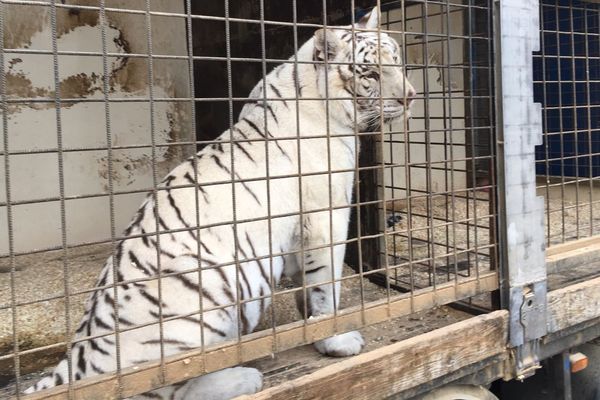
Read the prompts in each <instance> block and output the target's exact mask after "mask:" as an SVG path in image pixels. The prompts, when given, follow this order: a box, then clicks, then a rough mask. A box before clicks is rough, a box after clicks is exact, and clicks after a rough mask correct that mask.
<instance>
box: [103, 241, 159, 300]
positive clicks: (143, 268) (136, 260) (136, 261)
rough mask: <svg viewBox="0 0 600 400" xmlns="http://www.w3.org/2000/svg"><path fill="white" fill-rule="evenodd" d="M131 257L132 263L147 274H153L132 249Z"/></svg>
mask: <svg viewBox="0 0 600 400" xmlns="http://www.w3.org/2000/svg"><path fill="white" fill-rule="evenodd" d="M129 259H130V260H131V264H133V266H134V267H136V268H137V269H139V270H140V271H142V272H143V273H144V274H145V275H147V276H150V275H152V273H150V271H148V269H147V268H146V267H144V266H143V265H142V263H141V262H140V260H139V259H138V258H137V257H136V256H135V254H134V253H133V251H131V250H129ZM107 294H108V293H107Z"/></svg>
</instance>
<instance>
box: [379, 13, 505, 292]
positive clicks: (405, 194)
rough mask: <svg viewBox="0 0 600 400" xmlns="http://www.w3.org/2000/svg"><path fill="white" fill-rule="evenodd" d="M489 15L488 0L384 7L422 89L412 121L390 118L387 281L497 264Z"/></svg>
mask: <svg viewBox="0 0 600 400" xmlns="http://www.w3.org/2000/svg"><path fill="white" fill-rule="evenodd" d="M492 21H493V19H492V9H491V8H490V7H489V4H486V3H485V2H479V3H471V4H468V3H464V4H438V3H416V4H413V5H409V6H407V7H405V8H404V9H398V10H393V11H389V12H387V19H386V26H389V27H391V29H394V30H398V31H400V32H403V33H402V35H401V37H399V41H401V42H402V43H403V44H404V49H405V52H406V55H405V58H406V59H407V63H408V64H407V65H408V68H409V71H410V72H409V77H410V79H411V82H413V83H414V84H416V85H418V87H419V90H418V91H419V92H420V93H423V98H422V99H419V100H417V101H416V104H415V107H414V109H413V115H412V118H411V119H410V120H409V122H408V127H407V129H405V130H402V129H401V127H399V126H398V125H397V124H393V125H392V126H390V127H389V132H386V134H385V136H384V140H383V146H382V147H381V154H380V158H382V159H383V160H384V162H385V164H386V168H387V169H386V171H385V175H384V177H383V179H381V180H380V181H379V185H380V187H381V189H382V190H383V191H384V192H385V193H386V194H387V197H386V200H387V202H388V204H389V205H390V206H389V208H387V209H386V210H385V217H386V221H387V223H388V229H389V230H388V232H389V233H390V234H389V235H386V241H385V243H382V244H381V246H382V250H381V256H383V257H385V258H387V259H388V260H389V263H390V264H391V265H394V266H395V268H394V269H393V273H392V276H391V277H390V278H391V284H393V285H394V286H395V287H396V288H399V289H400V290H405V291H413V290H415V289H419V288H424V287H436V285H438V284H442V283H447V282H452V281H456V280H459V279H462V278H467V277H473V276H479V275H480V274H482V273H488V272H489V271H490V270H491V269H494V268H495V265H494V263H495V261H494V260H495V252H496V249H495V243H496V241H495V235H494V230H495V227H494V217H495V215H496V210H495V205H494V198H495V185H496V184H495V174H494V164H495V155H494V140H493V135H494V107H495V105H494V97H493V93H494V87H493V81H494V59H493V34H492V26H493V24H492ZM381 211H383V210H381Z"/></svg>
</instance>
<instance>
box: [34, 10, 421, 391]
mask: <svg viewBox="0 0 600 400" xmlns="http://www.w3.org/2000/svg"><path fill="white" fill-rule="evenodd" d="M377 25H378V13H377V12H373V13H371V14H370V15H368V16H367V17H365V18H363V20H361V22H359V23H358V25H357V27H358V28H369V29H375V28H376V27H377ZM380 38H381V51H380V52H379V51H378V50H377V49H378V34H377V33H373V32H371V33H368V32H358V31H357V32H355V34H354V45H352V41H353V36H352V33H351V31H350V30H345V31H342V30H337V29H336V30H332V29H328V30H327V31H324V30H318V31H317V32H316V33H315V36H314V37H313V38H312V39H310V40H309V41H307V42H306V43H305V44H304V45H303V46H302V47H301V48H300V49H299V51H298V53H297V59H298V61H300V63H298V64H297V71H296V69H295V66H294V64H293V63H286V64H283V65H281V66H279V67H278V68H276V69H275V70H274V71H272V72H271V73H270V74H269V75H268V76H267V77H266V78H265V79H266V82H263V81H261V82H259V83H258V84H257V86H256V87H255V89H254V90H253V91H252V93H251V97H254V98H257V99H263V98H265V97H266V98H267V99H271V100H268V101H266V102H264V101H263V100H257V101H256V102H255V103H251V104H247V105H245V107H244V109H243V110H242V113H241V115H240V120H239V122H237V123H236V124H235V126H234V127H233V128H232V129H231V130H228V131H226V132H225V133H223V134H222V135H221V136H220V137H219V140H220V141H219V142H218V143H216V144H213V145H211V146H208V147H206V148H204V149H203V150H201V151H200V152H199V153H198V154H197V155H196V156H194V157H192V158H190V159H188V160H187V161H185V162H184V163H182V164H181V165H179V166H178V167H176V168H175V169H174V170H173V171H171V173H169V174H168V175H167V177H166V178H165V179H164V180H163V181H162V183H161V185H160V189H159V190H158V191H157V192H156V193H155V194H151V195H149V196H148V197H147V198H146V200H145V201H144V202H143V204H142V206H141V208H140V209H139V211H138V213H137V215H136V217H135V218H134V220H133V221H132V222H131V224H130V225H129V227H128V228H127V229H126V231H125V233H124V235H123V237H124V238H125V239H123V240H122V241H121V242H120V243H119V245H118V247H117V250H116V254H115V256H114V257H115V258H113V257H111V258H109V259H108V260H107V262H106V264H105V266H104V269H103V270H102V272H101V275H100V278H99V281H98V283H97V290H96V291H95V292H94V293H93V294H92V296H91V297H90V299H89V300H88V303H87V305H86V311H85V315H84V317H83V320H82V322H81V324H80V326H79V329H78V330H77V333H76V335H75V344H74V345H73V346H72V351H71V355H72V371H73V376H71V377H69V374H68V372H67V370H68V369H67V361H66V360H64V361H62V362H60V363H59V364H58V366H57V367H56V369H55V370H54V372H53V374H52V375H51V376H49V377H46V378H44V379H42V380H41V381H39V382H38V383H37V384H36V385H35V386H33V387H31V388H29V389H28V390H27V393H30V392H34V391H37V390H41V389H44V388H48V387H52V386H55V385H59V384H63V383H66V382H67V381H68V380H69V379H71V380H79V379H82V378H83V377H86V376H93V375H97V374H100V373H105V372H110V371H115V370H116V354H115V353H116V348H115V341H116V338H115V335H114V334H109V332H114V330H115V327H116V325H117V324H118V328H119V330H121V331H122V332H121V333H120V334H119V338H118V339H119V342H120V365H121V367H122V368H125V367H129V366H132V365H135V364H138V363H141V362H144V361H148V360H153V359H157V358H159V357H160V356H161V354H160V343H161V342H162V343H163V344H164V355H165V356H168V355H172V354H175V353H178V352H181V351H185V350H189V349H193V348H197V347H199V346H201V343H202V337H201V336H202V334H203V336H204V344H205V345H210V344H214V343H216V342H219V341H223V340H226V339H233V338H235V337H237V335H238V334H239V333H242V334H245V333H249V332H251V331H252V330H253V329H254V328H255V327H256V326H257V324H258V323H259V319H260V318H261V315H262V313H263V312H264V311H265V310H266V309H267V307H268V306H269V303H270V297H269V296H270V294H271V292H272V287H273V286H274V285H276V284H277V282H278V280H279V278H280V277H281V276H282V274H284V273H285V274H286V275H288V276H292V277H293V278H294V279H295V280H296V281H297V282H302V280H303V277H304V280H305V283H306V284H307V285H315V284H317V286H312V287H311V288H310V289H308V290H307V293H306V295H307V299H308V303H307V304H306V308H307V310H308V313H309V315H315V316H316V315H322V314H329V313H332V312H333V311H334V309H335V307H337V304H338V301H339V294H340V283H339V282H337V283H335V285H332V284H323V285H320V286H319V285H318V284H319V283H323V282H326V281H330V280H331V278H332V274H333V276H334V277H335V278H336V279H339V278H340V277H341V272H342V263H343V258H344V251H345V245H343V244H338V245H335V246H333V255H331V254H330V247H328V246H327V245H328V244H330V243H336V242H338V243H339V242H342V241H344V240H345V239H346V237H347V230H348V219H349V213H350V209H349V208H348V207H345V208H337V207H344V206H348V205H349V204H350V203H351V198H352V188H353V182H354V174H353V170H354V169H355V162H356V154H357V151H358V149H357V147H356V145H355V136H354V131H355V128H358V129H359V130H366V129H371V128H375V127H378V126H379V121H380V115H381V114H382V113H383V117H384V119H386V120H392V119H396V118H403V117H407V116H408V109H407V107H404V102H403V100H405V99H406V98H407V97H408V98H409V99H410V98H411V97H412V96H413V95H414V90H413V88H412V87H411V85H410V84H409V83H408V82H407V81H406V79H405V77H404V75H403V72H402V68H401V67H400V65H399V63H400V53H399V46H398V44H397V43H396V42H395V41H394V40H393V39H392V38H390V37H389V36H387V35H386V34H384V33H381V36H380ZM353 53H354V55H353ZM325 58H327V60H328V61H329V62H331V63H332V64H328V65H327V67H326V66H325V65H323V64H320V65H313V64H310V63H308V64H303V63H301V62H302V61H314V60H321V61H323V60H324V59H325ZM353 58H354V60H353ZM380 58H381V62H382V63H383V64H393V65H388V66H382V67H381V69H380V68H379V67H378V66H375V65H373V66H365V65H360V63H378V62H379V61H380ZM292 59H293V58H292ZM353 61H354V62H355V63H356V65H352V64H351V63H352V62H353ZM337 62H344V63H347V64H346V65H339V64H335V63H337ZM380 72H381V75H380ZM379 80H381V86H380V82H379ZM326 82H327V83H328V85H327V86H326V85H325V83H326ZM380 87H381V88H382V93H380ZM265 88H266V93H265V92H264V89H265ZM355 88H356V92H355ZM265 95H266V96H265ZM296 97H298V98H300V100H299V101H296V100H291V99H294V98H296ZM326 97H330V98H338V100H327V102H328V103H329V104H328V106H326V100H324V99H325V98H326ZM342 97H343V98H345V99H343V100H340V99H339V98H342ZM381 97H385V98H391V99H387V100H381ZM302 98H316V99H323V100H312V101H307V100H302ZM284 99H287V100H284ZM355 101H356V107H355ZM381 106H383V109H382V108H381ZM297 107H299V109H297ZM327 107H328V108H327ZM355 108H356V110H355ZM327 109H328V110H329V117H328V118H327V116H326V110H327ZM355 111H356V113H355ZM297 114H298V115H299V121H300V126H297V125H296V121H297ZM265 116H266V120H265ZM327 121H329V127H328V126H327ZM297 132H299V134H300V136H301V137H302V139H301V140H298V139H297V137H296V135H297ZM328 133H329V134H330V135H331V138H330V140H329V146H328V143H327V139H325V138H322V137H321V138H310V137H311V136H322V135H326V134H328ZM340 135H346V136H340ZM283 138H289V139H287V140H286V139H283ZM265 140H268V141H265ZM298 146H299V148H298ZM328 148H329V154H328ZM267 149H268V160H267V151H266V150H267ZM299 155H300V158H301V162H300V165H298V164H299V162H298V159H299ZM232 158H233V161H234V162H233V163H232ZM328 171H344V172H334V173H332V174H328V173H327V172H328ZM267 172H268V175H267ZM299 172H300V173H301V174H302V177H301V178H298V174H299ZM319 173H320V174H319ZM267 176H268V177H269V178H268V179H265V177H267ZM232 177H233V178H234V179H235V180H236V181H238V182H237V183H235V184H233V185H232V184H231V183H227V182H228V181H230V180H231V179H232ZM329 179H331V182H330V181H329ZM329 189H330V190H329ZM330 191H331V194H330V193H329V192H330ZM330 198H331V206H332V207H334V210H333V212H332V213H331V216H330V213H329V211H328V210H327V209H328V207H329V206H330ZM234 201H235V202H234ZM300 205H301V207H300ZM197 208H198V209H199V220H197V218H196V209H197ZM234 210H235V215H234ZM300 210H301V211H302V217H301V218H300V216H299V211H300ZM268 217H270V219H271V223H270V224H269V222H268V219H267V218H268ZM234 222H235V223H234ZM198 225H201V226H205V227H204V228H202V229H200V231H199V232H198V230H197V229H196V228H194V227H196V226H198ZM157 231H158V232H159V235H157ZM169 231H171V232H169ZM330 232H331V233H332V236H331V235H330ZM301 243H302V244H303V247H304V249H307V250H306V251H305V252H304V257H302V256H301V255H285V256H284V255H283V253H289V252H293V251H296V252H298V250H299V249H300V248H301V247H302V246H301ZM323 246H325V247H323ZM158 249H160V250H158ZM269 255H272V256H271V257H269ZM257 258H258V260H254V261H246V260H248V259H257ZM301 260H304V265H301V262H302V261H301ZM332 260H333V263H332ZM199 263H200V265H201V267H202V268H201V282H200V274H199V272H198V264H199ZM236 265H237V269H236ZM159 270H160V274H161V276H162V278H161V280H160V281H159V280H158V279H156V275H157V274H158V271H159ZM271 277H273V280H274V281H271ZM115 278H116V279H115ZM132 281H133V282H132ZM159 282H160V283H159ZM113 284H116V285H117V287H118V290H117V293H118V294H117V298H115V292H114V289H113V287H112V286H113ZM334 286H335V288H334ZM299 297H301V298H302V297H303V296H302V295H301V296H299ZM238 299H240V300H241V301H242V302H243V305H242V306H241V307H240V309H239V310H238V308H237V307H236V306H235V304H236V302H237V300H238ZM248 300H252V301H248ZM160 305H162V311H159V306H160ZM201 305H202V310H203V311H202V321H200V317H199V314H200V313H199V310H200V306H201ZM222 306H225V307H222ZM217 307H221V308H217ZM302 309H304V306H302ZM161 313H162V315H161ZM181 316H184V317H183V318H181ZM178 317H179V318H178ZM160 318H162V319H163V329H162V337H161V332H160V330H159V324H158V322H159V319H160ZM140 325H141V327H139V326H140ZM102 334H107V335H106V336H103V337H99V338H98V337H97V336H98V335H102ZM90 337H96V338H90ZM315 346H316V348H317V349H318V350H319V351H320V352H321V353H324V354H328V355H333V356H347V355H352V354H357V353H358V352H359V351H360V350H361V348H362V346H363V340H362V337H361V336H360V334H359V333H357V332H349V333H346V334H342V335H337V336H334V337H332V338H329V339H325V340H322V341H320V342H318V343H316V344H315ZM261 386H262V376H261V374H260V372H258V371H257V370H255V369H251V368H241V367H237V368H229V369H225V370H223V371H219V372H215V373H211V374H208V375H205V376H202V377H199V378H195V379H191V380H189V381H187V382H184V383H182V384H178V385H172V386H168V387H165V388H162V389H158V390H155V391H153V392H150V393H146V394H143V395H139V396H136V397H135V398H163V399H199V398H201V399H226V398H231V397H235V396H237V395H240V394H244V393H253V392H256V391H257V390H260V388H261Z"/></svg>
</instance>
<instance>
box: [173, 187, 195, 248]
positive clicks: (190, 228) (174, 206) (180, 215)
mask: <svg viewBox="0 0 600 400" xmlns="http://www.w3.org/2000/svg"><path fill="white" fill-rule="evenodd" d="M167 199H168V200H169V205H170V206H171V207H172V208H173V209H174V210H175V214H176V215H177V219H179V222H181V223H182V224H183V226H185V227H186V228H189V230H188V231H186V232H188V233H189V234H190V236H192V239H194V240H196V234H195V233H194V232H193V231H192V227H191V226H190V224H188V223H187V221H186V220H184V219H183V215H182V214H181V209H180V208H179V207H178V206H177V203H175V199H174V198H173V196H172V195H171V191H170V190H169V191H167Z"/></svg>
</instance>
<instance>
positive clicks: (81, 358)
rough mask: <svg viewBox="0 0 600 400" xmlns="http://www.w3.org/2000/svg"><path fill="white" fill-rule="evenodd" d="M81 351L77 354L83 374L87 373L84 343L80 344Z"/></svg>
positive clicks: (78, 364)
mask: <svg viewBox="0 0 600 400" xmlns="http://www.w3.org/2000/svg"><path fill="white" fill-rule="evenodd" d="M78 347H79V353H78V354H77V368H78V369H79V371H81V373H82V374H85V367H86V366H85V347H84V346H83V344H81V345H79V346H78Z"/></svg>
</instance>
